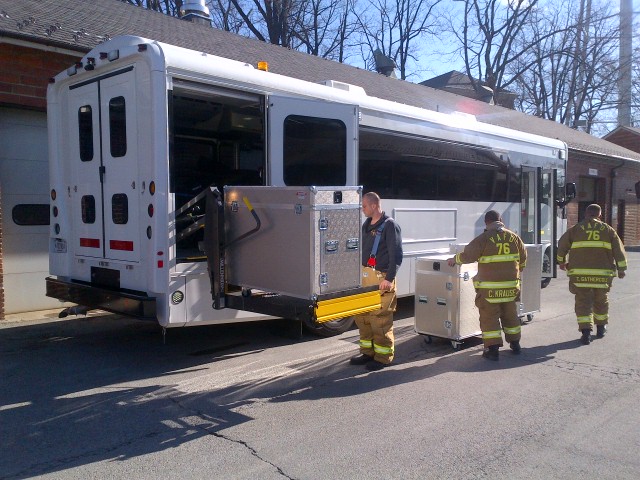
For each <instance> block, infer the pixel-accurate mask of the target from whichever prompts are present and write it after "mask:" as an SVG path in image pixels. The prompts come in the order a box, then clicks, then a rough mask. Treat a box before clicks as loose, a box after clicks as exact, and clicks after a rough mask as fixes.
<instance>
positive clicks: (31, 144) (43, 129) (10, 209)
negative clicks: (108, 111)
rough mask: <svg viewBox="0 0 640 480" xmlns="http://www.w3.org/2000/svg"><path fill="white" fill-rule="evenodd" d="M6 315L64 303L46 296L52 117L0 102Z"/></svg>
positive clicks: (0, 184) (0, 177) (0, 182)
mask: <svg viewBox="0 0 640 480" xmlns="http://www.w3.org/2000/svg"><path fill="white" fill-rule="evenodd" d="M0 145H1V146H2V148H0V186H1V187H2V188H1V192H2V198H1V199H0V200H1V201H2V246H3V260H2V261H3V284H4V297H5V314H12V313H20V312H26V311H31V310H43V309H49V308H57V307H59V306H60V302H59V301H58V300H55V299H52V298H49V297H47V296H45V283H44V279H45V277H46V276H47V274H48V270H49V259H48V237H49V227H48V221H49V218H48V217H49V166H48V161H47V116H46V114H45V113H42V112H32V111H27V110H20V109H11V108H2V107H0Z"/></svg>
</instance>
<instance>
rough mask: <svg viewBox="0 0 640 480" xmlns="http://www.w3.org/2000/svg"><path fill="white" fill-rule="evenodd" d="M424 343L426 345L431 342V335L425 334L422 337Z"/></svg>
mask: <svg viewBox="0 0 640 480" xmlns="http://www.w3.org/2000/svg"><path fill="white" fill-rule="evenodd" d="M424 343H426V344H428V345H429V344H431V343H433V338H432V337H431V335H427V336H426V337H424Z"/></svg>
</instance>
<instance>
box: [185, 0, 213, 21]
mask: <svg viewBox="0 0 640 480" xmlns="http://www.w3.org/2000/svg"><path fill="white" fill-rule="evenodd" d="M180 18H181V19H183V20H187V21H189V22H193V23H201V24H203V25H207V26H211V17H209V8H207V6H206V5H205V0H186V2H185V3H183V4H182V7H180Z"/></svg>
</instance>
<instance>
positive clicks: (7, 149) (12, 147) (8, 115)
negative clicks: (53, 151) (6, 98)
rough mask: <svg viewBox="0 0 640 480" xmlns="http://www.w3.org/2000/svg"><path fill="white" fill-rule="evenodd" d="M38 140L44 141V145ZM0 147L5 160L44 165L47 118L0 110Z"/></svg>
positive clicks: (27, 112)
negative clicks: (12, 159)
mask: <svg viewBox="0 0 640 480" xmlns="http://www.w3.org/2000/svg"><path fill="white" fill-rule="evenodd" d="M39 139H44V143H41V142H40V141H38V140H39ZM0 145H2V153H1V155H2V156H3V157H5V158H15V159H21V160H41V161H44V162H45V163H46V162H47V116H46V115H45V114H44V113H40V112H29V111H22V110H17V109H0ZM43 154H44V155H43Z"/></svg>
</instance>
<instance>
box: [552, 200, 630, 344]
mask: <svg viewBox="0 0 640 480" xmlns="http://www.w3.org/2000/svg"><path fill="white" fill-rule="evenodd" d="M601 213H602V210H601V209H600V206H599V205H597V204H595V203H594V204H591V205H589V206H588V207H587V209H586V212H585V219H584V220H583V221H581V222H579V223H578V224H576V225H574V226H573V227H571V228H570V229H569V230H567V232H566V233H565V234H564V235H562V237H560V240H559V241H558V252H557V261H558V266H559V267H560V269H561V270H566V272H567V274H568V276H569V291H570V292H571V293H573V294H574V295H575V311H576V317H577V318H578V329H579V330H580V331H581V332H582V336H581V338H580V341H581V342H582V343H583V344H584V345H588V344H589V343H591V329H592V324H593V323H595V324H596V337H597V338H602V337H604V334H605V332H606V329H607V324H608V323H609V299H608V293H609V290H610V289H611V284H612V283H613V277H614V276H615V274H616V271H617V273H618V278H624V276H625V271H626V270H627V257H626V254H625V251H624V245H623V244H622V241H621V240H620V237H618V234H617V233H616V231H615V230H614V229H613V228H612V227H611V226H609V225H607V224H606V223H604V222H602V221H600V220H599V218H600V214H601Z"/></svg>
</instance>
